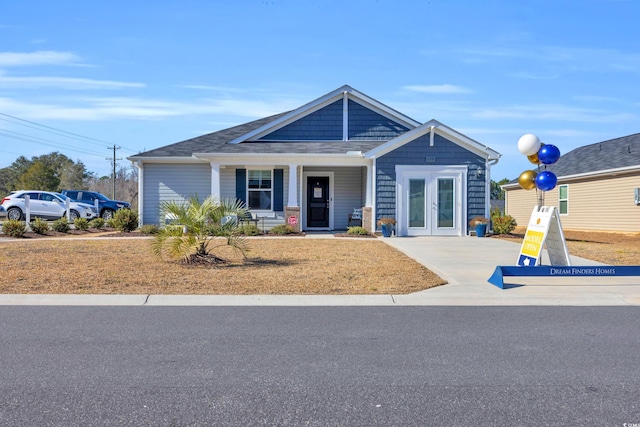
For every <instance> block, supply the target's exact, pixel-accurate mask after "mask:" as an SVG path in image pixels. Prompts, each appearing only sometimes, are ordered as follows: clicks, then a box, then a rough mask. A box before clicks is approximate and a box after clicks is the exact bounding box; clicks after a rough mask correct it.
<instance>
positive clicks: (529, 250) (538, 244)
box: [520, 230, 544, 258]
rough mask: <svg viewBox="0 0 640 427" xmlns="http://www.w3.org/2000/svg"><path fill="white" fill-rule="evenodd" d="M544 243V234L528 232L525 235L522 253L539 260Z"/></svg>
mask: <svg viewBox="0 0 640 427" xmlns="http://www.w3.org/2000/svg"><path fill="white" fill-rule="evenodd" d="M543 242H544V232H542V231H533V230H527V233H526V234H525V235H524V241H523V242H522V249H521V250H520V253H522V254H523V255H527V256H530V257H533V258H538V256H539V255H540V251H541V250H542V244H543Z"/></svg>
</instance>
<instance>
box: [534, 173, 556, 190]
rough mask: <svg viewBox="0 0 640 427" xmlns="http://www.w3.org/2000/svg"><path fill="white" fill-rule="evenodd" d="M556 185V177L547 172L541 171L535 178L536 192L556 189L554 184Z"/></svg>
mask: <svg viewBox="0 0 640 427" xmlns="http://www.w3.org/2000/svg"><path fill="white" fill-rule="evenodd" d="M557 183H558V177H556V174H554V173H553V172H549V171H542V172H540V173H539V174H538V176H536V187H538V190H542V191H549V190H553V189H554V188H556V184H557Z"/></svg>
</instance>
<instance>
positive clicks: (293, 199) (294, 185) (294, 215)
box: [284, 164, 301, 232]
mask: <svg viewBox="0 0 640 427" xmlns="http://www.w3.org/2000/svg"><path fill="white" fill-rule="evenodd" d="M297 196H298V165H297V164H290V165H289V198H288V199H287V206H285V207H284V218H285V222H286V224H288V225H290V226H292V227H293V229H294V230H295V231H296V232H299V231H300V230H301V224H300V220H301V217H300V207H298V198H297Z"/></svg>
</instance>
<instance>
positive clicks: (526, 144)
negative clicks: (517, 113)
mask: <svg viewBox="0 0 640 427" xmlns="http://www.w3.org/2000/svg"><path fill="white" fill-rule="evenodd" d="M518 150H519V151H520V152H521V153H522V154H524V155H525V156H527V159H529V161H530V162H531V163H533V164H534V165H537V166H538V170H537V171H535V170H531V169H530V170H526V171H524V172H522V173H521V174H520V176H519V177H518V184H520V187H522V188H523V189H525V190H533V189H534V188H537V189H538V190H541V191H549V190H553V189H554V188H555V187H556V184H557V183H558V178H557V177H556V175H555V174H554V173H553V172H550V171H548V170H543V171H541V170H540V167H541V165H545V166H546V165H552V164H554V163H555V162H557V161H558V159H559V158H560V150H558V147H556V146H555V145H551V144H543V143H542V142H540V139H538V137H537V136H535V135H533V134H531V133H528V134H526V135H522V136H521V137H520V139H519V140H518Z"/></svg>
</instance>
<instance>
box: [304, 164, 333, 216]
mask: <svg viewBox="0 0 640 427" xmlns="http://www.w3.org/2000/svg"><path fill="white" fill-rule="evenodd" d="M307 227H329V177H327V176H310V177H308V178H307Z"/></svg>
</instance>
